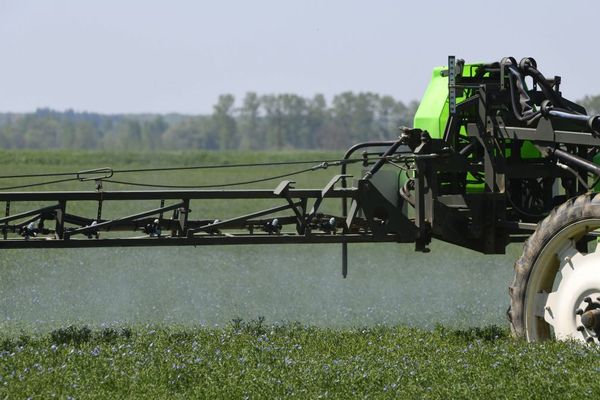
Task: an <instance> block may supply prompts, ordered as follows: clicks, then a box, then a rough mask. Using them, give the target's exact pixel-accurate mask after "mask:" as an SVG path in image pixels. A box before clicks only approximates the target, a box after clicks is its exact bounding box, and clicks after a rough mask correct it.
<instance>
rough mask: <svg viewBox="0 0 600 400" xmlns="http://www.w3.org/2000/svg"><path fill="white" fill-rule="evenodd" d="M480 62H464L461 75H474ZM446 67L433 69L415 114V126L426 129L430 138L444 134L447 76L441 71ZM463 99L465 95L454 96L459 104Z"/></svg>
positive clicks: (447, 114)
mask: <svg viewBox="0 0 600 400" xmlns="http://www.w3.org/2000/svg"><path fill="white" fill-rule="evenodd" d="M480 66H481V64H477V63H475V64H465V66H464V68H463V71H462V76H465V77H470V76H474V75H475V73H476V72H477V69H478V68H479V67H480ZM447 70H448V67H436V68H434V69H433V73H432V75H431V80H430V81H429V85H428V86H427V89H426V90H425V94H424V95H423V98H422V99H421V103H420V104H419V108H418V109H417V112H416V114H415V118H414V124H413V126H414V127H415V128H419V129H422V130H426V131H427V132H429V134H430V135H431V137H432V138H436V139H441V138H442V136H443V135H444V130H445V128H446V123H447V122H448V117H449V115H450V111H449V101H448V76H443V72H444V71H447ZM463 100H465V97H464V96H463V97H458V96H457V98H456V103H457V104H459V103H460V102H461V101H463Z"/></svg>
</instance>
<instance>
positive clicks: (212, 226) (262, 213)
mask: <svg viewBox="0 0 600 400" xmlns="http://www.w3.org/2000/svg"><path fill="white" fill-rule="evenodd" d="M300 205H301V203H299V202H298V203H293V204H292V205H290V204H286V205H283V206H278V207H273V208H269V209H267V210H262V211H258V212H255V213H251V214H246V215H242V216H239V217H236V218H231V219H226V220H223V221H219V222H214V223H212V224H207V225H203V226H201V227H198V228H194V229H188V236H191V235H193V234H194V233H196V232H201V231H206V230H212V229H219V228H223V227H226V226H227V225H231V224H234V223H236V222H242V221H247V220H249V219H251V218H256V217H264V216H265V215H269V214H273V213H276V212H279V211H283V210H288V209H290V208H292V207H294V206H300Z"/></svg>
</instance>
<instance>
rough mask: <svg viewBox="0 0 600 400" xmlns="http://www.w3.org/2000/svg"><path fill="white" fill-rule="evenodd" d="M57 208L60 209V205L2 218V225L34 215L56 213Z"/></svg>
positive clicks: (0, 222)
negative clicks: (47, 212) (48, 212)
mask: <svg viewBox="0 0 600 400" xmlns="http://www.w3.org/2000/svg"><path fill="white" fill-rule="evenodd" d="M57 208H60V204H54V205H52V206H48V207H42V208H38V209H36V210H31V211H26V212H23V213H20V214H13V215H9V216H7V217H3V218H0V224H4V223H6V222H10V221H14V220H17V219H21V218H26V217H31V216H33V215H38V214H42V213H44V212H46V211H54V210H56V209H57Z"/></svg>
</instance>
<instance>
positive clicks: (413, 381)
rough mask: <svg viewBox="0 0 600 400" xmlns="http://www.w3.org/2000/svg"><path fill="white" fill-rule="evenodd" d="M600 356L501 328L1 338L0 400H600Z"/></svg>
mask: <svg viewBox="0 0 600 400" xmlns="http://www.w3.org/2000/svg"><path fill="white" fill-rule="evenodd" d="M597 365H598V349H597V347H595V346H592V347H588V346H585V345H583V344H577V343H564V342H548V343H533V344H528V343H525V342H522V341H515V340H512V339H510V338H509V337H508V335H507V332H506V331H505V330H502V329H498V328H496V327H493V326H492V327H488V328H474V329H469V330H461V331H459V330H449V329H446V328H442V327H439V328H437V329H435V330H433V331H425V330H420V329H412V328H405V327H383V326H378V327H371V328H353V329H343V330H330V329H322V328H313V327H306V326H302V325H299V324H287V325H273V326H270V325H266V324H264V323H263V321H262V319H259V320H257V321H250V322H247V323H246V322H244V321H240V320H239V319H238V320H235V321H233V322H232V323H231V324H230V325H229V326H227V327H224V328H218V329H217V328H215V329H209V328H200V327H198V328H187V329H185V328H179V327H169V328H161V327H152V326H149V327H139V328H135V327H134V328H133V329H132V328H129V327H124V328H120V327H105V328H103V329H102V330H91V329H89V328H87V327H73V326H69V327H67V328H63V329H59V330H55V331H53V332H51V333H49V334H37V335H33V336H29V335H28V334H27V333H22V334H21V335H20V336H19V337H0V397H2V398H6V399H8V398H21V399H24V398H41V399H47V398H54V397H56V398H73V399H75V398H77V399H79V398H104V399H105V398H148V399H159V398H160V399H173V398H181V399H185V398H203V399H204V398H208V399H213V398H219V399H221V398H222V399H242V398H294V399H296V398H297V399H318V398H327V399H349V398H378V399H379V398H382V399H468V398H475V399H482V398H489V399H496V398H502V399H542V398H553V399H585V398H590V399H593V398H598V394H599V388H598V384H597V383H595V382H597V378H598V367H597Z"/></svg>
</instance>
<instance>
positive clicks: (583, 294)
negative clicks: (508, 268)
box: [525, 219, 600, 341]
mask: <svg viewBox="0 0 600 400" xmlns="http://www.w3.org/2000/svg"><path fill="white" fill-rule="evenodd" d="M597 228H600V219H588V220H584V221H580V222H576V223H574V224H571V225H569V226H567V227H565V228H564V229H562V230H561V231H560V232H558V234H556V235H555V236H554V237H553V238H552V239H551V240H550V241H549V242H548V243H547V244H546V246H545V247H544V248H543V249H542V251H541V252H540V255H539V256H538V258H537V259H536V261H535V264H534V266H533V268H532V271H531V274H530V276H529V279H528V282H527V288H526V292H525V332H526V335H527V339H528V340H529V341H538V340H545V339H550V338H552V337H554V338H556V339H558V340H569V339H571V340H579V341H593V340H594V339H597V336H598V335H597V332H596V331H594V330H590V329H587V328H585V327H584V326H583V325H582V322H581V313H582V312H584V311H587V310H589V309H591V308H594V307H597V306H599V305H600V246H597V247H596V250H595V251H593V252H590V253H581V252H579V251H578V250H577V249H576V248H575V242H576V241H577V240H579V239H581V238H582V237H583V236H584V235H585V234H587V233H588V232H590V231H593V230H595V229H597Z"/></svg>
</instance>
